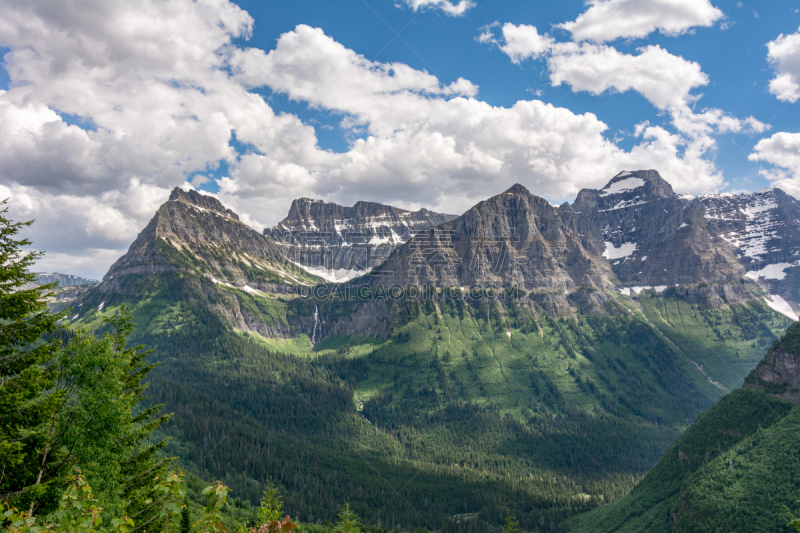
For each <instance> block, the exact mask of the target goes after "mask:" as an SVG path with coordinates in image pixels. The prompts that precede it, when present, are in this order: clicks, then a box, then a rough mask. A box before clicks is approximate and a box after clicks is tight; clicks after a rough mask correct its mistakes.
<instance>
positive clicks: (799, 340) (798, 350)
mask: <svg viewBox="0 0 800 533" xmlns="http://www.w3.org/2000/svg"><path fill="white" fill-rule="evenodd" d="M744 387H763V388H766V389H767V391H768V392H769V393H770V394H772V395H773V396H776V397H779V398H790V399H792V400H796V401H800V323H794V324H792V325H791V326H789V329H787V330H786V335H784V337H783V338H781V339H779V340H778V341H776V342H775V344H773V345H772V347H771V348H770V349H769V351H768V352H767V355H765V356H764V359H763V360H761V362H760V363H759V364H758V366H757V367H756V368H755V369H754V370H753V371H752V372H751V373H750V375H748V376H747V378H746V379H745V382H744Z"/></svg>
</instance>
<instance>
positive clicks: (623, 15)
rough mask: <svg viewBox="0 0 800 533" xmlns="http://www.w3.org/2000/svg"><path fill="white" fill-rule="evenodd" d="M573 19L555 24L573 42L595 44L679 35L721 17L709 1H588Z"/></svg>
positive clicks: (710, 23)
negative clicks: (563, 30) (656, 33)
mask: <svg viewBox="0 0 800 533" xmlns="http://www.w3.org/2000/svg"><path fill="white" fill-rule="evenodd" d="M588 4H589V9H587V10H586V11H585V12H583V13H581V14H580V15H579V16H578V18H577V19H575V20H573V21H569V22H564V23H562V24H559V25H558V26H557V27H560V28H564V29H565V30H567V31H569V32H570V33H572V38H573V39H574V40H576V41H594V42H598V43H602V42H607V41H613V40H615V39H618V38H620V37H623V38H634V39H636V38H642V37H647V36H648V35H650V33H652V32H654V31H656V30H658V31H660V32H661V33H663V34H664V35H670V36H672V35H680V34H682V33H686V32H687V31H690V30H691V29H692V28H694V27H697V26H711V25H713V24H714V23H715V22H716V21H718V20H720V19H723V18H724V17H725V14H724V13H723V12H722V11H720V10H719V9H718V8H716V7H714V6H713V5H712V4H711V2H709V0H657V1H652V0H590V1H589V2H588Z"/></svg>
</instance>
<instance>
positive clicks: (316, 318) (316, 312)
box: [311, 305, 319, 346]
mask: <svg viewBox="0 0 800 533" xmlns="http://www.w3.org/2000/svg"><path fill="white" fill-rule="evenodd" d="M317 324H319V308H318V307H317V306H316V305H315V306H314V331H313V332H311V346H314V345H315V344H316V343H317Z"/></svg>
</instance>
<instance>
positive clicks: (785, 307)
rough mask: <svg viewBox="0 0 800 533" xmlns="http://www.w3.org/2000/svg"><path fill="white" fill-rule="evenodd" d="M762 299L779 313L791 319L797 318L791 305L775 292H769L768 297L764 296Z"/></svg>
mask: <svg viewBox="0 0 800 533" xmlns="http://www.w3.org/2000/svg"><path fill="white" fill-rule="evenodd" d="M764 301H765V302H766V304H767V305H768V306H770V307H771V308H772V309H774V310H775V311H777V312H779V313H780V314H782V315H784V316H787V317H789V318H791V319H792V320H797V315H796V314H795V312H794V311H793V310H792V306H791V305H789V302H787V301H786V300H784V299H783V298H781V297H780V296H778V295H777V294H770V295H769V298H767V297H764Z"/></svg>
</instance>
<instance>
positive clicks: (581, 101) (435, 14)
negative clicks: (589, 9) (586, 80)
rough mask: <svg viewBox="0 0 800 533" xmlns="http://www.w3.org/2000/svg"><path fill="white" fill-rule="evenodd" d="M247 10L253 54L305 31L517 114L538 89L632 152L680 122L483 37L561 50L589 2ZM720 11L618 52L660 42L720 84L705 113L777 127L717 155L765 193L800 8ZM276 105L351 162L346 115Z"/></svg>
mask: <svg viewBox="0 0 800 533" xmlns="http://www.w3.org/2000/svg"><path fill="white" fill-rule="evenodd" d="M237 3H238V4H239V5H240V6H241V7H242V8H244V9H245V10H247V12H248V13H250V15H252V16H253V18H254V19H255V28H254V32H253V36H252V37H251V38H250V39H249V40H247V41H244V40H240V44H242V45H243V46H244V45H246V46H255V47H258V48H262V49H264V50H270V49H272V48H274V46H275V42H276V41H277V40H278V38H279V37H280V35H282V34H283V33H285V32H287V31H291V30H292V29H294V28H295V26H297V25H298V24H307V25H310V26H314V27H319V28H322V29H323V30H324V31H325V33H326V34H328V35H330V36H331V37H333V38H334V39H335V40H336V41H338V42H340V43H342V44H343V45H345V46H346V47H348V48H350V49H352V50H354V51H356V52H358V53H359V54H362V55H364V56H365V57H367V58H369V59H371V60H374V61H380V62H401V63H405V64H407V65H409V66H411V67H413V68H415V69H419V70H426V71H428V72H430V73H432V74H434V75H436V76H437V77H438V78H439V79H440V80H441V81H442V82H443V83H444V84H449V83H452V82H453V81H455V80H457V79H458V78H459V77H463V78H466V79H468V80H470V81H472V82H473V83H476V84H477V85H479V86H480V92H479V93H478V97H479V98H480V99H481V100H483V101H485V102H487V103H490V104H492V105H495V106H504V107H508V106H511V105H513V104H514V103H515V102H517V101H518V100H527V99H530V98H533V97H534V92H535V91H541V92H540V93H538V95H537V96H536V98H539V99H541V100H544V101H545V102H548V103H552V104H554V105H558V106H561V107H566V108H569V109H570V110H572V111H574V112H576V113H585V112H590V113H594V114H595V115H597V116H598V118H599V119H600V120H602V121H603V122H605V123H606V124H608V126H609V131H608V132H607V135H608V136H609V138H619V139H620V140H619V145H620V146H622V147H625V148H628V149H629V148H630V147H631V146H632V144H633V143H634V139H633V137H632V132H633V128H634V126H635V124H637V123H639V122H642V121H643V120H650V121H651V122H653V123H664V122H668V121H666V120H665V117H664V116H663V114H662V116H659V115H660V113H659V110H658V109H656V108H654V107H653V105H651V104H650V103H649V102H648V101H647V100H646V99H645V98H644V97H643V96H641V95H640V94H638V93H635V92H633V91H627V92H624V93H619V92H614V93H611V92H607V93H605V94H602V95H599V96H595V95H591V94H588V93H586V92H573V91H571V90H570V88H569V87H568V86H566V85H561V86H558V87H553V86H551V84H550V81H549V77H548V75H547V72H546V66H545V65H544V64H543V63H544V61H543V60H536V61H527V62H525V63H523V64H522V65H515V64H513V63H512V62H511V61H509V60H508V57H506V56H505V55H504V54H503V53H502V52H501V51H499V50H498V49H497V47H491V46H487V45H485V44H481V43H479V42H478V41H477V40H476V37H477V36H478V35H479V34H480V28H481V27H483V26H485V25H487V24H491V23H492V22H495V21H499V22H512V23H514V24H530V25H533V26H536V27H537V28H539V29H540V31H541V32H551V35H553V36H554V37H555V38H556V39H557V40H559V41H568V40H569V33H568V32H566V31H565V30H560V29H552V26H553V25H555V24H558V23H561V22H564V21H568V20H574V19H575V18H576V17H577V16H578V15H580V14H581V13H582V12H584V11H585V10H586V5H585V3H584V2H583V1H574V0H573V1H559V2H528V1H511V2H498V1H491V2H486V1H484V2H477V5H476V6H475V7H473V8H472V9H469V10H468V11H467V12H466V13H465V14H464V15H462V16H458V17H453V16H448V15H446V14H445V13H443V12H441V11H434V10H430V11H414V10H412V9H410V8H408V7H407V6H405V5H402V4H401V3H400V2H375V1H372V2H366V1H344V0H337V1H335V2H330V1H304V2H288V1H277V2H262V1H241V2H237ZM737 4H741V6H739V5H737ZM714 5H715V6H717V7H718V8H720V9H722V10H723V12H724V13H725V15H726V17H727V21H728V24H727V25H726V29H721V28H720V24H719V23H718V24H715V25H714V26H712V27H707V28H706V27H698V28H693V29H692V31H691V33H687V34H684V35H680V36H675V37H671V36H664V35H662V34H661V33H659V32H653V33H651V34H650V35H649V36H648V37H647V38H644V39H619V40H618V41H617V42H615V43H613V44H614V46H615V48H617V49H618V50H620V51H623V52H625V53H629V54H635V53H636V49H637V48H639V47H641V46H645V45H649V44H657V45H660V46H661V47H663V48H665V49H667V50H668V51H669V52H670V53H672V54H675V55H679V56H681V57H683V58H685V59H687V60H690V61H696V62H698V63H699V64H700V65H701V67H702V69H703V71H704V72H705V73H707V74H708V76H709V78H710V83H709V84H708V85H707V86H704V87H701V88H699V89H697V90H695V91H694V92H695V93H702V95H703V96H702V98H701V99H700V100H699V101H698V102H697V103H696V107H697V108H704V107H714V108H720V109H723V110H725V111H727V112H729V113H731V114H733V115H735V116H739V117H746V116H750V115H753V116H754V117H756V118H757V119H759V120H761V121H762V122H764V123H767V124H770V125H771V126H772V128H771V130H770V131H767V132H765V133H764V134H761V135H749V134H740V135H737V134H730V135H723V136H720V137H719V138H718V149H717V150H715V151H714V153H713V154H710V157H711V158H713V159H714V160H715V161H716V162H717V164H718V167H721V168H723V169H724V172H725V176H726V185H725V186H724V188H723V190H737V191H738V190H756V189H759V188H763V187H767V186H769V182H768V181H767V180H766V179H765V178H764V177H762V176H760V175H759V173H758V171H759V168H760V165H759V164H758V163H757V162H753V161H748V159H747V156H748V154H749V153H750V152H751V149H752V146H753V145H754V144H755V143H756V142H757V141H758V139H760V138H762V137H765V136H769V135H770V132H771V131H787V132H797V131H800V130H799V129H798V124H800V107H798V106H797V105H792V104H791V103H786V102H781V101H779V100H777V99H776V98H775V97H774V96H773V95H771V94H769V92H768V89H767V85H768V82H769V80H770V79H771V78H772V77H773V76H774V73H773V71H772V69H771V68H770V67H769V64H768V63H767V60H766V56H767V48H766V43H767V42H769V41H771V40H773V39H774V38H775V37H777V36H778V35H779V34H782V33H783V34H789V33H793V32H795V31H797V29H798V26H800V13H799V12H798V7H799V6H798V3H797V2H794V1H772V0H771V1H770V2H761V3H756V2H749V3H746V4H745V3H744V2H715V3H714ZM398 6H399V7H398ZM398 34H399V36H398ZM264 93H265V94H270V93H271V91H268V90H267V91H264ZM269 101H270V103H271V104H272V105H273V107H274V108H275V109H276V110H285V111H287V112H290V113H296V114H298V116H301V117H303V118H306V119H307V120H309V121H314V123H319V124H325V125H326V126H327V127H328V128H333V129H322V128H321V127H320V128H319V130H318V133H317V135H318V137H319V140H320V146H322V147H324V148H327V149H331V150H334V151H339V152H343V151H346V150H347V147H348V143H349V141H350V140H351V139H352V137H353V136H352V135H348V132H343V131H342V130H341V129H340V128H338V123H339V120H340V116H339V115H336V114H333V113H326V112H324V111H320V110H319V109H309V106H308V105H306V104H304V103H303V102H292V101H291V100H289V99H288V98H287V97H286V96H285V95H280V94H276V95H273V96H271V97H270V100H269Z"/></svg>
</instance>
